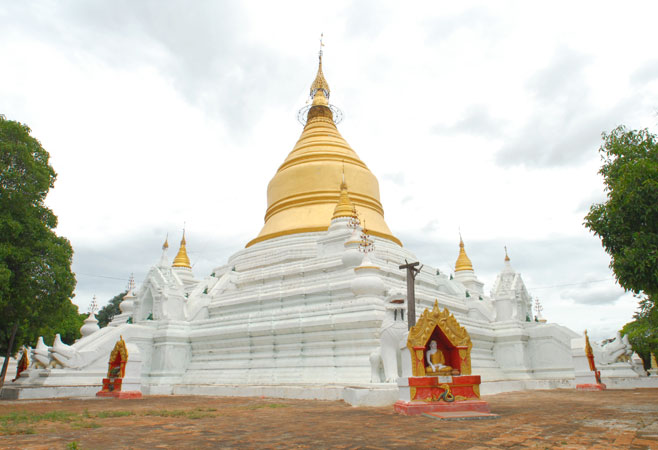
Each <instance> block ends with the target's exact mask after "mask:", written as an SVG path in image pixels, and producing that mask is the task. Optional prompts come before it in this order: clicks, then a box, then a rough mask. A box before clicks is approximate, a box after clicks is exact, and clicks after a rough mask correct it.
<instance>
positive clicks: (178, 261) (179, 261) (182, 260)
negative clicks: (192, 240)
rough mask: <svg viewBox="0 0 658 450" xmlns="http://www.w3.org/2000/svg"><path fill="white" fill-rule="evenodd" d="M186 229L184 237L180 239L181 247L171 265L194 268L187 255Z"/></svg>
mask: <svg viewBox="0 0 658 450" xmlns="http://www.w3.org/2000/svg"><path fill="white" fill-rule="evenodd" d="M185 245H186V243H185V231H183V239H181V241H180V248H179V249H178V254H177V255H176V257H175V258H174V263H173V264H172V265H171V267H187V268H188V269H191V268H192V264H191V263H190V258H189V257H188V256H187V249H186V247H185Z"/></svg>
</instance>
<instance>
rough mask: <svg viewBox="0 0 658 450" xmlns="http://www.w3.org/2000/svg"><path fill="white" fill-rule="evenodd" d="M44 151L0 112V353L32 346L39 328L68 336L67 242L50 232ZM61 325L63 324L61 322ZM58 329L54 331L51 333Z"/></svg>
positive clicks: (70, 284)
mask: <svg viewBox="0 0 658 450" xmlns="http://www.w3.org/2000/svg"><path fill="white" fill-rule="evenodd" d="M48 160H49V155H48V152H46V150H44V149H43V147H42V146H41V144H40V143H39V141H38V140H36V139H35V138H34V137H32V136H30V129H29V128H28V127H27V126H26V125H23V124H21V123H18V122H14V121H11V120H7V119H5V118H4V117H3V116H0V352H2V353H4V352H5V351H6V350H7V347H8V345H9V340H10V334H11V330H12V328H13V325H14V324H16V323H17V324H18V332H17V335H16V339H15V341H14V344H13V346H12V347H13V348H12V349H10V350H11V351H12V352H13V351H15V350H16V348H18V347H19V346H20V345H22V344H32V345H33V344H34V343H35V342H36V339H37V337H38V336H39V335H40V334H41V333H44V332H45V331H48V330H50V331H54V330H57V329H61V327H62V325H63V324H64V325H66V324H67V321H70V322H71V323H70V324H69V325H68V328H69V333H68V334H65V335H66V336H67V339H69V340H70V339H73V338H74V335H75V333H74V332H73V325H74V324H77V322H75V321H76V320H78V319H79V318H78V311H77V307H76V306H75V305H73V304H72V303H71V300H70V299H71V297H72V295H73V289H74V288H75V277H74V275H73V273H72V272H71V259H72V255H73V250H72V249H71V244H70V243H69V241H68V240H67V239H65V238H63V237H59V236H57V235H56V234H55V232H54V231H53V229H54V228H55V227H56V226H57V218H56V216H55V215H54V214H53V212H52V211H51V210H50V209H48V208H47V207H46V206H45V204H44V200H45V198H46V195H47V194H48V191H49V190H50V188H52V187H53V184H54V182H55V177H56V174H55V171H54V170H53V168H52V167H51V166H50V164H49V162H48ZM65 328H66V326H65ZM57 332H59V331H57Z"/></svg>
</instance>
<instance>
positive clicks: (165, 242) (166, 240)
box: [162, 233, 169, 250]
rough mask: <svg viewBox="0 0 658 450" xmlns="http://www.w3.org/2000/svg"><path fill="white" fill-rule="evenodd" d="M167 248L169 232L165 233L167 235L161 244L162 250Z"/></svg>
mask: <svg viewBox="0 0 658 450" xmlns="http://www.w3.org/2000/svg"><path fill="white" fill-rule="evenodd" d="M168 248H169V233H167V237H166V238H165V241H164V244H162V250H167V249H168Z"/></svg>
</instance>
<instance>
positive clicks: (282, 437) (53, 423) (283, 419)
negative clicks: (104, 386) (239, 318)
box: [0, 389, 658, 450]
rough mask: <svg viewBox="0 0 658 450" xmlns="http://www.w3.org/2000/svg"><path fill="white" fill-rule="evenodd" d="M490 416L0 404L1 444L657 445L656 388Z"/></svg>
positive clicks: (166, 400)
mask: <svg viewBox="0 0 658 450" xmlns="http://www.w3.org/2000/svg"><path fill="white" fill-rule="evenodd" d="M484 399H485V400H487V401H488V402H489V403H490V405H491V409H492V412H494V413H497V414H500V418H499V419H494V420H460V421H439V420H436V419H431V418H427V417H422V416H415V417H407V416H400V415H397V414H395V413H394V412H393V408H392V407H386V408H365V407H360V408H356V407H351V406H349V405H347V404H345V403H343V402H328V401H303V400H287V399H272V398H222V397H191V396H186V397H172V396H153V397H145V398H142V399H137V400H116V399H88V400H66V399H64V400H47V401H1V402H0V448H2V449H5V448H7V449H51V448H62V449H152V448H195V449H196V448H258V449H269V448H313V449H316V448H338V449H353V448H354V449H356V448H360V449H375V448H405V449H406V448H445V449H451V450H452V449H454V450H462V449H464V450H466V449H469V450H484V449H494V450H495V449H563V450H580V449H583V450H584V449H591V450H615V449H633V450H635V449H638V450H639V449H654V450H658V389H638V390H608V391H604V392H578V391H573V390H552V391H526V392H514V393H508V394H498V395H492V396H486V397H485V398H484Z"/></svg>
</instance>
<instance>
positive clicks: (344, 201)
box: [331, 174, 355, 220]
mask: <svg viewBox="0 0 658 450" xmlns="http://www.w3.org/2000/svg"><path fill="white" fill-rule="evenodd" d="M354 214H355V208H354V205H353V204H352V202H351V201H350V196H349V194H348V192H347V183H345V174H343V182H342V183H340V197H338V204H337V205H336V208H334V215H333V217H332V218H331V220H334V219H337V218H339V217H353V216H354Z"/></svg>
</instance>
